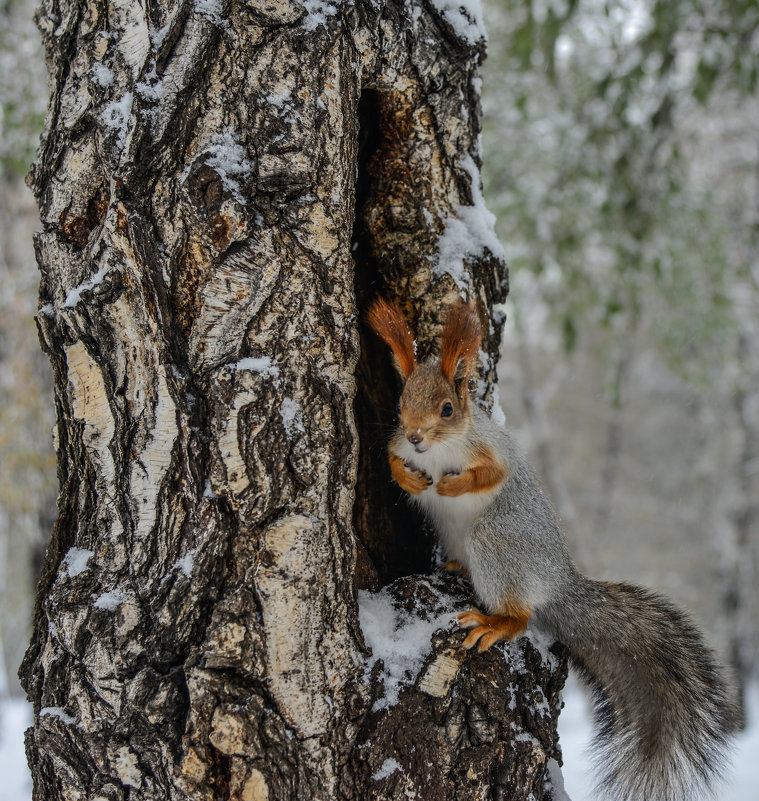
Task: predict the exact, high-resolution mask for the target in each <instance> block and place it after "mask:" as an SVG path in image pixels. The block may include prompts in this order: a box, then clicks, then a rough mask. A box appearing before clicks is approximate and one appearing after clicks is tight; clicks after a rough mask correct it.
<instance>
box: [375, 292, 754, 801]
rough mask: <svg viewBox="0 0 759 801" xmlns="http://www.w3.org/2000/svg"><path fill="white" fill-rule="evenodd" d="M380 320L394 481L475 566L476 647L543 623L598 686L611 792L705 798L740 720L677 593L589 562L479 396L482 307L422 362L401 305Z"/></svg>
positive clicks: (455, 323)
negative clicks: (395, 386)
mask: <svg viewBox="0 0 759 801" xmlns="http://www.w3.org/2000/svg"><path fill="white" fill-rule="evenodd" d="M368 321H369V324H370V325H371V327H372V328H373V330H374V331H375V332H376V333H377V334H378V335H379V336H380V337H381V338H382V339H383V340H384V341H385V343H386V344H387V345H388V346H389V347H390V350H391V351H392V355H393V360H394V363H395V366H396V369H397V371H398V373H399V374H400V376H401V378H402V379H403V382H404V386H403V392H402V394H401V398H400V404H399V406H398V426H397V429H396V431H395V434H394V435H393V437H392V439H391V440H390V443H389V445H388V457H389V461H390V470H391V472H392V476H393V479H394V480H395V481H396V482H397V483H398V485H399V486H401V487H402V488H403V489H404V490H405V491H406V492H407V493H409V497H410V499H411V501H412V502H413V503H415V504H416V505H418V506H419V507H420V508H421V509H422V510H423V511H424V513H425V514H426V515H427V517H428V518H429V519H430V521H431V522H432V524H433V525H434V527H435V529H436V531H437V533H438V535H439V537H440V540H441V543H442V545H443V548H444V550H445V552H446V554H447V558H448V559H449V560H451V561H450V562H449V563H447V566H448V567H449V568H460V569H462V570H463V571H465V572H466V574H467V575H468V576H469V577H470V579H471V582H472V585H473V587H474V591H475V594H476V596H477V598H478V599H479V601H480V603H481V604H482V606H483V608H484V610H485V611H484V612H482V611H480V610H478V609H472V610H470V611H467V612H463V613H462V614H460V615H458V620H459V623H460V624H461V625H462V626H464V627H466V628H469V629H471V630H470V631H469V633H468V635H467V637H466V638H465V640H464V642H463V645H464V647H466V648H472V647H473V646H474V645H477V647H478V649H479V650H481V651H482V650H486V649H487V648H490V647H491V646H492V645H493V644H494V643H496V642H498V641H499V640H504V639H509V640H511V639H514V638H516V637H518V636H519V635H520V634H522V633H523V632H524V631H525V629H526V628H527V624H528V622H529V621H531V620H534V621H535V623H536V625H537V626H538V627H540V628H541V629H543V630H544V631H546V632H548V633H549V634H550V635H552V636H553V637H555V638H556V639H557V640H559V641H561V642H562V643H564V645H565V646H566V647H567V648H568V650H569V652H570V662H571V664H572V666H573V667H574V668H575V669H576V670H577V671H578V672H579V674H580V676H581V678H583V679H584V680H585V681H586V682H587V683H588V684H589V685H590V686H591V688H592V690H593V693H594V697H595V709H596V721H597V723H598V733H597V736H596V746H597V751H598V754H599V758H598V763H599V765H600V766H601V768H602V777H601V781H600V787H601V789H602V790H603V791H605V792H606V793H607V794H608V797H609V798H614V799H615V800H616V801H686V799H693V800H694V801H695V799H699V801H700V799H701V798H703V795H704V792H708V791H709V789H710V787H711V785H712V784H713V782H714V779H715V777H717V776H719V774H720V772H721V770H722V769H723V767H724V760H725V757H726V754H727V751H728V746H729V740H730V735H731V734H732V733H733V732H734V730H735V729H736V728H737V723H738V712H737V710H736V708H735V706H734V702H733V700H732V696H731V692H730V688H729V686H728V684H727V682H726V680H725V678H724V675H723V671H722V669H721V667H720V666H719V664H718V663H717V661H716V659H715V657H714V655H713V654H712V652H711V651H710V650H709V648H708V647H707V646H706V644H705V643H704V641H703V638H702V636H701V634H700V633H699V632H698V630H697V629H696V628H695V627H694V626H693V625H692V624H691V623H690V621H689V620H688V618H687V617H686V616H685V615H684V614H683V613H682V612H680V611H679V610H677V609H676V608H675V607H674V606H673V605H672V604H671V603H670V602H669V601H668V600H666V599H665V598H662V597H661V596H658V595H656V594H654V593H653V592H650V591H648V590H645V589H642V588H640V587H635V586H632V585H630V584H624V583H620V584H615V583H611V582H602V581H594V580H592V579H589V578H586V577H585V576H583V575H582V574H581V573H580V572H579V571H578V570H577V568H576V567H575V565H574V563H573V561H572V559H571V557H570V555H569V552H568V550H567V545H566V542H565V539H564V536H563V534H562V531H561V527H560V524H559V520H558V517H557V515H556V513H555V512H554V510H553V508H552V507H551V504H550V503H549V501H548V499H547V497H546V495H545V493H544V492H543V490H542V488H541V486H540V482H539V481H538V479H537V477H536V475H535V473H534V472H533V471H532V469H531V468H530V466H529V465H528V463H527V462H526V461H525V459H524V457H523V456H522V455H521V453H520V452H519V449H518V448H517V446H516V444H515V443H514V441H513V439H512V438H511V437H510V436H509V435H508V433H507V432H506V431H504V430H503V429H502V428H500V427H499V426H497V425H496V424H495V423H494V422H493V421H492V420H491V419H490V417H489V416H488V415H487V414H485V412H483V411H482V410H481V409H480V408H479V407H478V406H476V405H475V404H474V403H473V401H472V400H471V398H470V397H469V380H470V378H472V377H473V375H474V372H475V369H476V363H477V357H478V353H479V348H480V343H481V340H482V326H481V322H480V318H479V315H478V314H477V312H476V310H475V307H474V305H473V304H472V303H465V302H463V301H462V302H460V303H458V304H456V305H454V306H452V307H451V309H450V310H449V312H448V316H447V319H446V322H445V326H444V329H443V334H442V338H441V342H440V355H439V357H437V358H432V359H429V360H427V361H424V362H421V363H419V362H417V358H416V346H415V342H414V336H413V334H412V332H411V329H410V328H409V325H408V323H407V322H406V320H405V318H404V317H403V314H402V313H401V311H400V310H399V309H398V307H397V306H395V305H394V304H390V303H388V302H387V301H385V300H377V301H375V303H374V304H373V305H372V306H371V308H370V310H369V314H368Z"/></svg>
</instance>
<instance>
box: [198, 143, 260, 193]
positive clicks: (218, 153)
mask: <svg viewBox="0 0 759 801" xmlns="http://www.w3.org/2000/svg"><path fill="white" fill-rule="evenodd" d="M205 150H206V153H208V156H207V158H206V164H208V166H209V167H211V168H212V169H214V170H215V171H216V173H217V174H218V176H219V177H220V178H221V183H222V186H223V187H224V188H225V189H226V190H227V192H229V193H230V194H231V195H232V196H233V197H234V199H235V200H236V201H237V202H238V203H240V204H241V205H243V206H244V205H245V203H246V201H245V197H244V196H243V194H242V187H241V185H240V182H241V181H245V179H247V178H249V177H250V175H251V173H252V171H253V164H252V162H251V161H249V160H248V159H247V158H246V155H245V148H244V147H243V146H242V145H241V144H240V140H239V137H238V135H237V133H236V131H234V129H232V128H225V129H224V130H223V131H222V132H221V133H217V134H214V135H213V136H212V137H211V142H210V144H209V145H208V146H207V147H206V148H205Z"/></svg>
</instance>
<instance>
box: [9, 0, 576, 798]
mask: <svg viewBox="0 0 759 801" xmlns="http://www.w3.org/2000/svg"><path fill="white" fill-rule="evenodd" d="M38 23H39V26H40V28H41V30H42V32H43V37H44V41H45V45H46V48H47V58H48V68H49V73H50V82H51V100H50V106H49V111H48V118H47V124H46V128H45V131H44V133H43V137H42V143H41V146H40V151H39V158H38V161H37V164H36V165H35V167H34V169H33V172H32V175H31V177H30V180H31V183H32V184H33V187H34V189H35V192H36V194H37V197H38V199H39V203H40V209H41V216H42V224H43V230H42V232H41V233H40V234H39V235H38V236H37V239H36V248H37V256H38V261H39V265H40V269H41V272H42V280H41V286H40V297H41V308H40V312H39V315H38V318H37V320H38V326H39V331H40V337H41V341H42V345H43V348H44V349H45V351H46V352H47V353H48V355H49V357H50V359H51V362H52V364H53V369H54V373H55V383H56V408H57V415H58V418H57V426H56V447H57V452H58V474H59V480H60V487H61V491H60V497H59V514H58V518H57V521H56V523H55V526H54V529H53V532H52V537H51V541H50V546H49V549H48V553H47V557H46V560H45V564H44V567H43V571H42V577H41V581H40V585H39V591H38V597H37V605H36V612H35V630H34V634H33V639H32V643H31V646H30V648H29V650H28V652H27V656H26V659H25V661H24V664H23V665H22V669H21V675H22V679H23V681H24V684H25V687H26V689H27V691H28V693H29V695H30V697H31V698H32V700H33V702H34V707H35V724H34V727H33V729H30V731H29V733H28V736H27V750H28V754H29V759H30V762H31V766H32V772H33V776H34V798H35V799H36V801H42V799H46V801H49V800H50V799H57V798H62V799H64V798H65V799H93V801H94V799H108V801H116V799H130V800H131V801H135V799H186V798H192V799H196V800H202V799H208V801H211V799H226V798H230V799H246V800H248V801H249V800H250V799H272V800H273V799H277V801H286V800H287V799H325V800H326V799H330V800H331V799H364V798H378V799H379V798H393V799H395V798H414V797H423V798H425V799H434V798H441V799H442V798H467V799H468V798H491V797H493V798H501V797H508V798H511V799H519V798H527V797H528V796H529V795H530V794H532V796H533V797H534V798H538V799H540V798H550V797H551V790H550V787H551V784H550V777H549V776H548V773H547V763H548V760H549V758H550V757H552V756H554V755H555V754H556V734H555V730H554V729H555V726H554V724H555V717H556V715H557V710H558V706H559V703H560V702H559V698H558V692H559V689H560V686H561V683H562V681H563V675H564V673H565V670H566V666H565V662H564V661H563V659H562V658H557V656H554V655H553V654H552V653H550V652H549V651H547V650H546V649H545V648H544V649H542V650H540V649H539V648H536V647H535V646H534V645H533V644H532V643H531V642H530V641H527V640H525V641H524V642H522V643H521V644H519V645H515V646H514V647H513V648H511V649H505V651H504V652H501V651H500V650H494V651H493V653H490V654H486V655H484V656H481V655H476V656H471V655H469V654H467V653H465V652H463V651H461V650H460V649H459V648H458V647H457V646H458V645H459V644H460V642H461V639H462V638H463V637H462V635H461V634H460V633H459V632H457V631H454V630H453V628H452V627H451V626H446V625H444V624H441V626H439V627H438V628H439V629H440V630H439V631H438V633H437V634H436V635H435V636H434V637H433V639H432V642H431V644H430V645H429V647H428V649H427V651H426V652H425V653H423V654H422V663H423V664H422V666H421V667H420V668H419V669H418V671H417V672H412V673H411V674H409V675H406V676H405V678H404V681H403V682H402V685H403V686H402V687H401V689H402V692H401V694H400V696H399V698H398V700H397V703H393V704H388V705H386V706H384V707H383V706H382V705H380V706H377V699H381V698H382V697H383V689H384V690H387V686H386V684H387V680H386V679H385V680H384V681H385V684H383V678H382V676H383V673H382V671H383V670H385V671H386V670H387V668H388V665H387V664H384V665H382V664H380V663H379V662H373V661H372V660H370V659H368V656H369V652H368V648H367V646H366V643H365V641H364V637H363V635H362V630H361V625H360V621H359V616H358V604H357V597H356V591H357V589H358V588H373V589H376V588H378V587H380V586H382V585H385V584H387V583H388V581H390V580H392V579H394V578H396V577H398V576H401V575H404V574H408V573H410V572H413V571H421V570H428V569H429V567H430V565H431V564H432V549H433V543H432V540H431V538H430V536H429V533H428V532H425V531H424V530H423V527H422V526H421V525H420V524H419V521H415V520H412V519H410V518H409V515H408V513H407V512H406V511H405V507H404V506H403V505H402V504H398V503H397V501H398V497H397V496H398V493H397V491H395V490H393V489H392V487H391V485H390V482H389V478H388V475H387V470H386V466H385V465H386V459H385V455H384V448H383V435H382V431H383V429H384V428H386V427H387V425H388V424H390V422H391V420H392V409H393V406H394V402H395V396H396V392H397V387H396V386H395V384H394V381H395V379H394V378H393V375H392V371H391V367H390V364H389V360H388V358H387V355H386V354H385V353H383V352H382V351H381V349H380V348H379V346H378V345H377V343H375V342H373V341H372V340H371V339H369V338H368V336H367V335H366V331H365V330H364V327H363V324H362V323H361V322H360V321H361V320H362V313H363V310H364V309H365V307H366V305H367V304H368V302H369V301H370V300H371V299H372V298H373V297H374V296H376V294H377V293H379V292H382V293H383V294H385V295H389V296H393V297H395V298H398V299H400V301H401V302H402V303H403V305H404V308H405V309H406V311H407V312H408V313H409V315H410V317H411V318H412V321H413V323H414V324H415V325H417V327H418V329H419V331H420V332H421V339H422V341H423V342H424V341H426V342H430V341H432V340H433V338H434V336H435V335H436V334H437V333H438V332H439V326H440V321H441V317H442V314H443V311H444V307H445V304H446V302H447V301H449V300H451V299H453V298H454V297H456V296H457V295H458V294H459V293H461V292H468V293H469V294H472V295H476V296H477V297H479V298H480V299H481V300H482V301H483V303H484V304H485V305H486V307H487V308H490V307H491V306H492V304H493V303H494V302H499V301H501V300H502V299H503V297H504V295H505V292H506V280H505V268H504V265H503V263H502V261H501V259H500V258H499V255H498V247H497V244H496V243H495V242H494V238H493V235H492V228H491V227H490V226H489V223H488V219H487V217H486V215H485V214H484V209H483V205H482V199H481V194H480V185H479V172H478V168H477V161H478V146H477V137H478V134H479V100H478V85H477V84H478V78H477V66H478V63H479V61H480V59H481V57H482V54H483V40H482V35H481V31H480V28H479V27H478V24H477V20H474V19H469V18H468V17H467V16H466V14H465V13H464V12H463V11H455V12H454V11H446V12H444V13H442V14H441V12H439V11H437V10H436V9H435V8H434V7H432V6H430V5H428V4H421V3H418V4H417V3H409V4H406V5H402V4H397V3H393V2H387V3H384V4H380V3H376V4H375V3H368V2H367V3H356V4H353V5H349V4H343V5H333V4H331V3H327V2H324V3H322V2H308V3H306V4H304V5H303V6H301V5H298V4H294V3H280V2H277V0H249V2H246V3H244V4H231V3H222V2H210V1H208V0H196V2H195V3H194V4H192V3H186V2H185V3H182V2H169V3H166V4H161V5H153V4H147V3H145V4H143V3H142V2H139V1H138V0H114V1H113V2H111V3H108V4H106V3H105V2H103V0H89V2H87V3H84V2H83V1H82V0H72V2H68V3H65V4H64V3H61V4H59V2H58V0H44V2H43V6H42V9H41V10H40V12H39V15H38ZM500 333H501V326H500V325H499V324H497V323H494V324H493V325H492V327H491V330H490V332H489V335H488V337H487V339H486V342H485V343H484V346H483V347H484V350H483V354H482V360H483V363H484V380H483V382H482V384H481V386H480V388H479V395H480V396H481V398H482V399H483V400H484V401H485V402H487V399H488V397H489V396H490V390H491V388H492V386H493V385H494V380H495V368H494V365H495V357H496V355H497V348H498V342H499V338H500ZM357 387H358V390H357ZM399 582H400V583H398V582H396V583H395V584H394V585H393V586H392V587H391V589H390V590H388V592H391V593H394V595H393V597H394V598H395V601H394V603H395V605H396V607H398V608H399V609H400V608H402V607H403V604H404V603H405V604H407V605H408V604H409V603H411V600H410V599H412V600H413V601H414V602H413V603H411V606H410V607H409V608H410V612H409V614H412V615H416V616H420V617H425V616H427V617H429V615H431V614H432V612H430V609H434V610H437V611H438V612H439V610H440V609H441V608H442V607H443V606H444V605H445V604H446V603H454V604H460V605H462V606H463V605H464V604H465V603H466V600H467V593H466V590H465V589H464V588H462V587H461V586H460V585H459V584H458V583H457V582H456V581H455V580H454V579H447V580H446V579H443V578H437V579H434V580H431V579H425V578H422V577H416V578H414V577H411V578H405V579H399ZM362 597H364V596H362ZM365 597H367V598H369V597H371V596H365ZM420 599H423V601H424V602H422V600H420ZM425 604H427V606H425ZM556 653H557V654H559V657H561V654H560V652H559V651H556ZM375 656H376V654H375ZM512 660H515V661H512ZM520 660H521V664H522V665H523V666H524V664H526V665H527V666H528V667H529V670H527V671H526V672H525V670H524V667H522V669H521V670H519V669H518V668H519V665H520ZM372 665H374V667H373V668H372ZM510 682H511V683H512V686H511V688H510V689H509V688H508V685H509V683H510ZM422 743H424V744H425V747H424V749H423V750H422V749H421V748H420V749H419V752H416V746H417V744H422ZM367 744H368V747H367ZM425 755H429V759H428V758H427V756H425ZM430 762H432V765H433V766H432V767H430V765H429V763H430ZM395 765H398V767H397V768H395V767H394V766H395Z"/></svg>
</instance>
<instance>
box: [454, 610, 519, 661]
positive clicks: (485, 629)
mask: <svg viewBox="0 0 759 801" xmlns="http://www.w3.org/2000/svg"><path fill="white" fill-rule="evenodd" d="M531 615H532V610H531V609H529V608H527V607H524V606H520V605H519V604H516V603H506V604H504V605H503V607H502V610H501V612H500V613H499V614H496V615H483V614H482V612H480V611H479V610H477V609H470V610H469V611H468V612H462V613H461V614H460V615H457V616H456V617H457V618H458V621H459V624H460V625H462V626H463V627H464V628H467V629H472V630H471V631H470V632H469V634H467V636H466V639H465V640H464V642H463V646H464V648H472V647H474V645H477V650H478V651H487V649H488V648H490V646H491V645H493V644H494V643H497V642H498V641H499V640H513V639H516V638H517V637H519V635H520V634H524V632H525V630H526V628H527V624H528V623H529V622H530V616H531Z"/></svg>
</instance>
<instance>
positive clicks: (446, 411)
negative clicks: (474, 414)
mask: <svg viewBox="0 0 759 801" xmlns="http://www.w3.org/2000/svg"><path fill="white" fill-rule="evenodd" d="M452 414H453V406H452V405H451V402H450V401H446V402H445V403H444V404H443V408H442V409H441V410H440V416H441V417H450V416H451V415H452Z"/></svg>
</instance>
